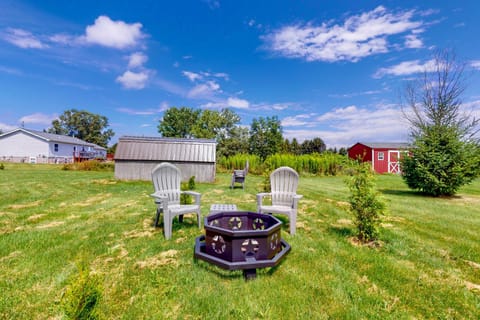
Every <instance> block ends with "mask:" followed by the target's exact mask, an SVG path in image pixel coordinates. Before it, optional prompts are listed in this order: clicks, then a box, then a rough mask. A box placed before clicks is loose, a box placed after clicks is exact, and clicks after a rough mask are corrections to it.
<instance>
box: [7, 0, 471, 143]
mask: <svg viewBox="0 0 480 320" xmlns="http://www.w3.org/2000/svg"><path fill="white" fill-rule="evenodd" d="M0 12H1V14H0V88H1V89H0V129H1V130H3V131H8V130H11V129H14V128H17V127H19V126H21V125H22V123H23V125H24V126H25V127H26V128H30V129H38V130H42V129H46V128H49V127H50V126H51V122H52V120H53V119H55V118H56V117H58V116H59V115H60V114H62V112H63V111H64V110H67V109H72V108H76V109H79V110H87V111H89V112H92V113H97V114H100V115H104V116H106V117H107V118H108V119H109V124H110V128H111V129H113V131H114V132H115V137H114V138H113V139H112V141H111V142H112V143H113V142H116V140H117V139H118V138H119V137H120V136H123V135H140V136H142V135H144V136H158V135H159V134H158V130H157V126H158V123H159V120H160V119H161V118H162V115H163V113H164V111H165V110H166V109H167V108H169V107H171V106H177V107H180V106H187V107H192V108H201V109H212V110H219V109H221V108H226V107H228V108H232V110H234V111H235V112H236V113H237V114H238V115H239V116H240V117H241V118H242V125H246V126H248V125H249V124H250V123H251V121H252V119H253V118H258V117H260V116H263V117H266V116H274V115H275V116H278V118H279V119H280V120H281V122H282V127H283V130H284V136H285V137H286V138H289V139H292V138H297V140H299V141H303V140H304V139H313V138H315V137H320V138H322V139H323V140H324V141H325V143H326V144H327V147H342V146H347V147H348V146H351V145H353V144H354V143H355V142H358V141H369V142H373V141H376V142H389V141H391V142H393V141H395V142H398V141H407V139H408V125H407V124H406V123H405V121H403V120H402V116H401V110H400V105H399V103H400V98H399V97H400V94H401V92H402V88H403V87H404V85H405V83H406V82H407V81H408V80H411V79H413V78H415V77H418V76H419V74H420V72H421V71H423V70H425V68H427V69H428V67H429V63H430V62H429V61H430V59H431V58H432V54H433V52H434V51H435V50H437V49H445V48H450V49H454V50H455V52H456V54H457V58H458V60H460V61H463V62H465V63H466V74H467V75H468V83H467V84H468V87H467V90H466V91H465V94H464V96H463V102H464V107H465V109H466V110H468V111H473V114H476V115H477V116H479V115H480V111H479V110H480V90H479V88H480V86H479V85H480V42H479V41H478V34H479V32H480V19H479V17H480V16H479V14H478V13H479V12H480V2H479V1H473V0H472V1H408V0H406V1H342V0H338V1H313V0H312V1H308V0H304V1H221V0H210V1H206V0H205V1H202V0H199V1H168V2H167V1H154V0H150V1H143V0H137V1H120V0H118V1H98V0H96V1H90V0H83V1H59V0H58V1H52V0H42V1H22V0H12V1H10V0H0Z"/></svg>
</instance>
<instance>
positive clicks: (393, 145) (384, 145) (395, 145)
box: [358, 142, 411, 150]
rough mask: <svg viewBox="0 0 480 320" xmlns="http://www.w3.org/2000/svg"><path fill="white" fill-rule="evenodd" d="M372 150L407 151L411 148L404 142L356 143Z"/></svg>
mask: <svg viewBox="0 0 480 320" xmlns="http://www.w3.org/2000/svg"><path fill="white" fill-rule="evenodd" d="M358 143H359V144H363V145H364V146H367V147H369V148H372V149H396V150H399V149H408V148H410V147H411V145H410V143H406V142H358Z"/></svg>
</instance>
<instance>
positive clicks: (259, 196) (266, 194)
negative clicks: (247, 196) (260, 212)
mask: <svg viewBox="0 0 480 320" xmlns="http://www.w3.org/2000/svg"><path fill="white" fill-rule="evenodd" d="M270 196H272V193H271V192H261V193H257V206H258V207H261V206H262V200H263V198H265V197H270Z"/></svg>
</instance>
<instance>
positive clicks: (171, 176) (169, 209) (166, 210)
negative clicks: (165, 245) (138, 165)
mask: <svg viewBox="0 0 480 320" xmlns="http://www.w3.org/2000/svg"><path fill="white" fill-rule="evenodd" d="M152 182H153V186H154V188H155V193H152V194H151V195H150V196H151V197H153V198H155V204H156V205H157V214H156V217H155V226H157V224H158V220H159V217H160V213H163V231H164V234H165V238H166V239H170V238H171V237H172V221H173V218H174V217H175V216H179V221H180V222H182V221H183V215H184V214H186V213H195V214H196V215H197V221H198V227H199V228H201V223H200V219H201V217H200V196H201V195H200V193H198V192H194V191H181V190H180V182H181V173H180V170H179V169H178V168H177V167H176V166H174V165H173V164H170V163H161V164H159V165H158V166H156V167H155V168H154V169H153V170H152ZM182 193H183V194H189V195H192V196H194V197H195V202H194V203H193V204H185V205H184V204H180V195H181V194H182Z"/></svg>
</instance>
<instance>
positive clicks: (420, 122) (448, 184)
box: [402, 50, 480, 196]
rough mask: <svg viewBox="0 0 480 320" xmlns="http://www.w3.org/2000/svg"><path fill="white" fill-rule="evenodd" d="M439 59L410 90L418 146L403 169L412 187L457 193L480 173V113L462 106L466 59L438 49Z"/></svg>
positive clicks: (408, 106) (408, 107)
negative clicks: (478, 116) (477, 115)
mask: <svg viewBox="0 0 480 320" xmlns="http://www.w3.org/2000/svg"><path fill="white" fill-rule="evenodd" d="M433 61H434V63H433V71H432V70H425V72H424V74H423V75H422V77H421V78H419V79H418V80H417V81H415V82H412V83H410V84H409V85H408V86H407V87H406V90H405V97H404V98H405V101H406V103H404V109H403V110H404V114H405V117H406V119H407V120H408V121H409V123H410V126H411V128H410V129H411V130H410V133H411V137H412V140H413V148H412V150H411V155H410V156H407V157H405V158H404V160H403V161H402V172H403V178H404V180H405V182H406V183H407V185H408V186H409V187H410V188H412V189H415V190H419V191H422V192H424V193H426V194H429V195H432V196H442V195H453V194H455V193H456V192H457V190H458V188H460V187H461V186H462V185H465V184H467V183H470V182H471V181H472V180H473V179H475V178H476V177H478V176H479V175H480V146H479V141H478V138H476V134H477V133H478V125H479V119H475V118H474V117H471V115H470V114H468V113H466V112H464V111H462V107H463V106H462V100H461V97H462V94H463V92H464V90H465V78H464V76H463V71H464V66H463V64H459V63H457V62H456V60H455V56H454V55H453V54H452V52H451V51H448V50H445V51H443V52H437V53H436V55H435V57H434V59H433Z"/></svg>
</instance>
